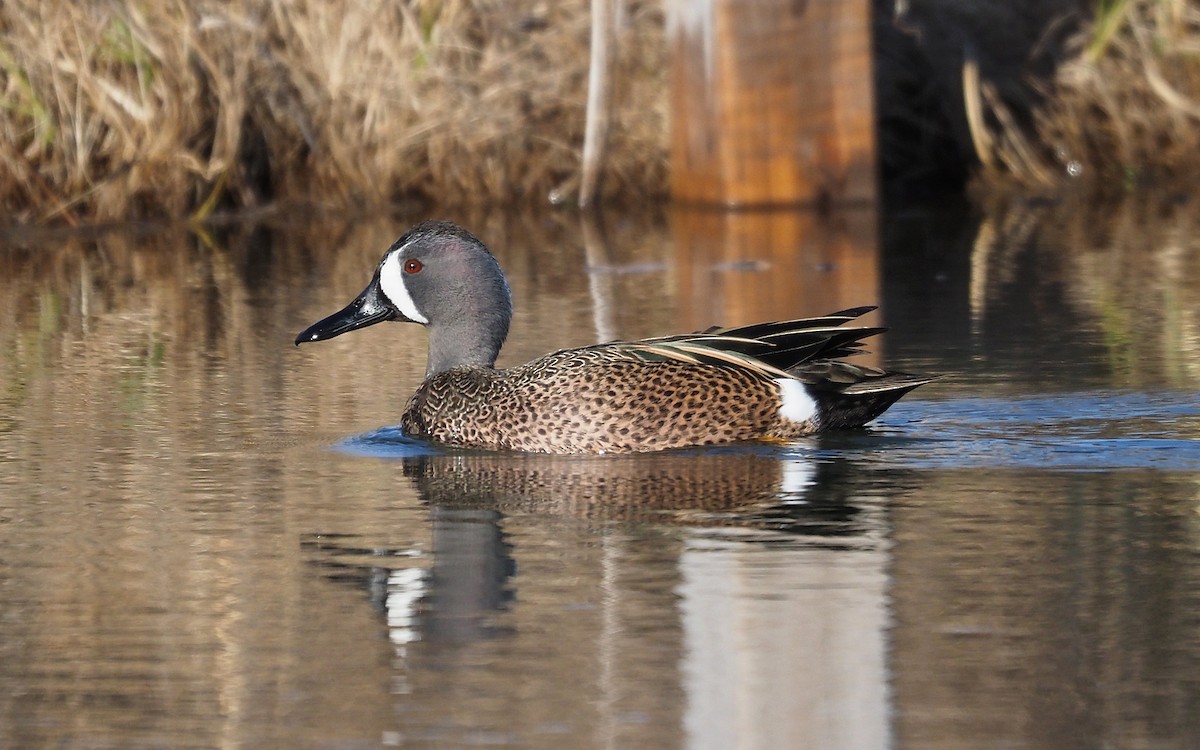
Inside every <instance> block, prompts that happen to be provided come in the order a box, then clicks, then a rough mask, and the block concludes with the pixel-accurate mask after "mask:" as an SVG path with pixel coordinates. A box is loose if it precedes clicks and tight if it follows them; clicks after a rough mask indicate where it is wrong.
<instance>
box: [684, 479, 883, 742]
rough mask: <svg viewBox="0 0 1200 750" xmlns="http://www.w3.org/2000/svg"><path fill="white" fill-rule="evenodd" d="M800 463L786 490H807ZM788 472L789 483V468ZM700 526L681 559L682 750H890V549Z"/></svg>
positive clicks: (870, 542) (877, 543)
mask: <svg viewBox="0 0 1200 750" xmlns="http://www.w3.org/2000/svg"><path fill="white" fill-rule="evenodd" d="M800 466H801V464H799V463H797V464H795V465H793V466H788V465H785V467H784V484H785V485H786V484H787V483H788V482H789V481H794V482H800V481H804V482H806V483H810V482H811V476H810V475H806V474H805V473H804V472H803V471H799V470H798V469H799V468H800ZM790 470H791V471H795V473H794V475H793V476H792V478H791V480H789V479H788V478H787V477H788V472H789V471H790ZM874 536H875V535H873V534H871V535H868V536H867V537H860V538H859V540H860V541H863V542H865V548H855V549H845V548H840V549H816V548H805V547H800V546H797V547H790V548H788V547H767V546H764V545H761V544H756V543H754V542H743V541H738V540H734V539H729V538H727V537H716V538H714V537H713V535H712V534H711V532H705V531H703V530H696V532H695V534H694V536H693V537H692V538H690V539H688V540H687V541H686V543H685V549H684V551H683V554H682V555H681V556H680V573H681V576H680V577H681V583H680V586H679V590H678V592H679V595H680V609H681V620H682V623H683V629H684V657H683V664H682V665H681V672H682V674H683V681H684V688H685V690H686V692H687V708H686V712H685V716H684V728H685V730H686V732H687V736H688V747H689V748H701V749H703V748H714V750H716V749H718V748H719V749H721V750H724V749H725V748H733V747H736V748H782V747H797V748H801V747H830V748H847V749H850V750H853V749H856V748H864V749H866V748H870V749H871V750H876V749H877V748H886V747H888V746H889V745H890V743H891V736H890V733H889V721H890V718H889V717H890V708H889V705H890V699H889V696H888V686H887V672H886V659H887V650H886V630H887V617H888V610H887V605H886V600H885V595H886V586H887V577H886V565H887V550H886V546H885V544H884V543H883V542H882V541H881V540H880V539H878V538H872V537H874Z"/></svg>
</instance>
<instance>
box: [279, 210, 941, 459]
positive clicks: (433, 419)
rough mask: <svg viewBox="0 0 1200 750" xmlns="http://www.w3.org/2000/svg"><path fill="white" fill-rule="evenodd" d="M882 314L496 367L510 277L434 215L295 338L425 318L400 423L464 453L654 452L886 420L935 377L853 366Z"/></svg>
mask: <svg viewBox="0 0 1200 750" xmlns="http://www.w3.org/2000/svg"><path fill="white" fill-rule="evenodd" d="M874 309H875V308H874V307H871V306H865V307H856V308H852V309H848V310H841V311H838V312H833V313H830V314H828V315H823V316H820V317H815V318H802V319H798V320H788V321H774V322H766V323H756V324H752V325H746V326H738V327H724V328H723V327H712V328H709V329H707V330H704V331H699V332H695V333H684V334H675V335H668V336H662V337H658V338H649V339H642V340H636V341H610V342H606V343H600V344H594V345H589V346H581V347H576V348H569V349H561V350H558V351H555V352H551V353H549V354H546V355H543V356H541V357H538V358H536V359H534V360H532V361H530V362H527V363H525V364H522V365H517V366H514V367H508V368H497V367H496V359H497V357H498V356H499V354H500V349H501V347H502V346H503V344H504V341H505V339H506V338H507V336H508V331H509V325H510V323H511V321H512V315H513V302H512V292H511V290H510V288H509V285H508V282H507V280H506V279H505V276H504V272H503V271H502V270H501V267H500V264H499V262H498V261H497V260H496V258H495V256H494V255H493V254H492V253H491V251H490V250H489V249H488V248H487V246H486V245H484V243H483V242H482V241H481V240H480V239H479V238H478V237H476V236H475V235H473V234H472V233H471V232H469V231H468V230H467V229H465V228H463V227H461V226H459V225H457V224H455V223H452V222H446V221H425V222H422V223H419V224H417V225H415V226H413V227H412V228H411V229H409V230H408V231H407V232H405V233H404V234H403V235H401V236H400V238H399V239H397V240H396V241H395V242H394V243H392V245H391V246H390V247H389V248H388V249H387V251H386V252H385V253H384V254H383V257H382V259H381V260H380V261H379V264H378V265H377V266H376V268H375V273H374V274H373V276H372V277H371V280H370V283H368V284H367V286H366V288H365V289H364V290H363V291H362V293H361V294H359V295H358V296H357V297H355V298H354V300H353V301H351V302H350V304H348V305H346V306H345V307H344V308H343V309H341V310H339V311H338V312H335V313H333V314H332V315H329V316H328V317H325V318H323V319H321V320H319V321H317V322H316V323H313V324H312V325H311V326H309V327H308V328H306V329H304V330H303V331H302V332H301V333H300V334H299V335H298V336H297V337H296V340H295V343H296V345H297V346H298V345H300V344H305V343H311V342H316V341H323V340H327V339H331V338H334V337H335V336H340V335H342V334H343V333H348V332H350V331H354V330H358V329H360V328H365V327H367V326H371V325H375V324H376V323H381V322H384V321H398V322H404V323H416V324H418V325H421V326H424V327H425V328H426V329H427V331H428V360H427V366H426V370H425V377H424V380H423V381H422V382H421V384H420V385H419V386H417V389H416V391H415V392H414V393H413V395H412V396H411V398H409V400H408V403H407V405H406V406H405V408H404V411H403V413H402V415H401V418H400V427H401V429H402V430H403V431H404V433H405V435H406V436H408V437H411V438H415V439H419V440H425V441H428V442H430V443H433V444H437V445H440V446H444V447H448V448H456V449H457V448H465V449H481V450H492V451H520V452H529V453H550V454H602V453H620V454H625V453H644V452H650V451H663V450H670V449H679V448H694V447H698V446H712V445H727V444H737V443H780V442H789V441H793V440H795V439H798V438H801V437H804V436H808V435H813V434H816V433H820V432H824V431H828V430H838V429H847V428H857V427H861V426H863V425H865V424H866V423H868V422H870V421H871V420H873V419H875V418H876V417H878V416H879V415H880V414H882V413H883V412H884V411H886V410H887V409H888V408H889V407H890V406H891V405H892V404H894V403H895V402H896V401H897V400H898V399H899V398H901V397H902V396H904V395H905V394H906V393H908V392H909V391H911V390H913V389H914V388H917V387H918V386H921V385H924V384H926V383H928V382H930V381H932V380H934V379H935V378H933V377H927V376H922V375H912V374H908V373H902V372H894V371H887V370H883V369H879V368H875V367H868V366H864V365H855V364H851V363H849V362H845V361H842V360H843V358H845V357H849V356H852V355H855V354H859V353H861V352H862V351H863V350H864V349H863V343H862V340H863V339H865V338H867V337H870V336H874V335H876V334H879V333H882V332H883V331H885V330H887V329H885V328H880V327H867V326H846V325H845V324H847V323H850V322H851V321H854V320H855V319H857V318H859V317H860V316H862V315H864V314H866V313H868V312H870V311H872V310H874Z"/></svg>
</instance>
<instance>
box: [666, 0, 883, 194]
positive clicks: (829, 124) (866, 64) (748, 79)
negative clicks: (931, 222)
mask: <svg viewBox="0 0 1200 750" xmlns="http://www.w3.org/2000/svg"><path fill="white" fill-rule="evenodd" d="M870 10H871V9H870V2H869V0H668V3H667V13H668V33H669V43H670V45H671V52H672V62H671V67H672V69H671V84H670V85H671V113H672V123H671V192H672V195H673V197H674V198H675V200H676V201H678V202H682V203H689V204H707V205H717V206H727V207H747V208H749V207H769V206H818V207H822V208H828V207H832V206H836V205H839V204H860V205H861V204H864V203H872V202H874V201H875V198H876V171H877V170H876V157H875V122H874V112H873V110H874V101H873V99H874V88H873V85H872V79H871V75H872V74H871V24H870Z"/></svg>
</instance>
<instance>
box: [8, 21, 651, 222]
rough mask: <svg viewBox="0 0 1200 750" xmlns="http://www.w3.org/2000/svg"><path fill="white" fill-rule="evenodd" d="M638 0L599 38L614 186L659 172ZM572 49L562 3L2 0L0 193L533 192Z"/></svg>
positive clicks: (368, 196)
mask: <svg viewBox="0 0 1200 750" xmlns="http://www.w3.org/2000/svg"><path fill="white" fill-rule="evenodd" d="M658 12H659V11H658V10H657V9H655V8H650V7H645V6H641V5H638V6H636V7H635V8H634V9H633V12H632V13H630V14H629V15H628V16H627V17H628V18H630V19H631V21H629V22H628V24H627V26H626V27H625V28H624V29H623V30H622V32H621V33H622V35H623V39H622V42H623V43H622V45H621V50H622V51H623V53H624V54H622V55H620V56H619V57H618V60H617V64H618V70H617V71H616V72H617V76H616V78H615V81H614V83H615V84H616V85H618V86H619V87H621V86H623V87H624V88H622V89H621V90H620V91H619V92H618V93H619V94H620V95H619V96H617V97H615V99H614V102H615V106H616V109H615V110H614V112H613V117H614V128H613V132H612V133H611V136H610V138H611V144H612V149H611V151H610V153H609V159H608V163H607V164H606V180H607V181H606V183H605V184H606V187H607V189H608V190H609V191H610V192H612V193H614V194H617V193H622V192H628V191H630V190H635V189H636V190H637V191H638V192H639V194H641V195H645V191H646V189H647V187H648V188H649V189H651V190H652V189H654V188H655V187H658V186H661V185H662V184H663V181H664V169H663V163H662V160H661V158H660V159H649V160H648V159H646V158H645V154H646V153H654V154H661V152H662V149H661V142H660V141H661V138H662V132H663V128H662V125H661V122H662V117H663V111H662V107H661V104H660V100H661V97H660V96H659V92H660V91H661V80H660V78H661V77H660V75H659V71H660V69H661V67H662V66H661V65H660V63H659V57H660V55H661V54H662V52H661V47H662V45H661V44H659V43H658V42H657V41H656V39H657V37H658V36H659V35H661V24H660V23H658V22H656V16H657V14H658ZM646 20H649V21H650V22H649V23H646V22H644V21H646ZM587 44H588V13H587V4H586V2H583V1H582V0H578V1H572V2H567V3H550V4H543V5H540V6H536V7H531V8H526V9H523V10H519V11H514V9H513V8H512V6H510V5H509V4H507V3H500V2H465V1H463V0H444V1H442V2H436V1H433V0H431V1H428V2H419V3H400V4H396V3H387V2H382V1H379V0H376V1H375V2H365V3H362V2H357V3H352V2H348V1H344V2H331V3H326V2H320V1H318V0H301V1H300V2H286V3H285V2H279V1H278V0H234V2H229V3H168V4H157V3H148V4H147V3H136V2H132V1H131V0H118V1H117V2H111V3H100V2H86V3H52V4H49V5H47V4H44V3H40V2H35V1H34V0H14V1H13V2H8V3H5V4H4V5H3V8H2V9H0V92H2V93H0V165H3V169H4V172H5V173H6V174H7V175H8V179H5V180H3V181H0V206H2V207H3V210H4V212H5V213H6V214H7V215H8V216H9V217H10V219H11V218H14V217H15V218H20V219H56V220H67V221H73V220H79V219H95V218H100V219H105V218H118V217H129V216H131V215H150V214H168V215H175V216H179V215H183V214H187V213H191V212H196V211H198V210H199V211H200V212H201V213H203V212H208V211H211V210H214V209H216V208H219V207H223V206H230V207H245V206H250V205H255V204H258V203H261V202H262V201H264V200H266V199H296V200H316V201H318V202H325V203H334V204H339V205H344V204H347V203H352V204H356V205H361V204H362V203H363V202H368V203H371V202H374V203H383V202H386V201H390V200H394V199H396V198H398V197H413V196H415V197H428V196H436V197H437V198H438V200H439V202H442V203H472V202H480V201H482V200H487V201H489V202H509V201H512V200H521V199H530V198H532V199H536V200H544V199H545V198H546V196H547V195H548V194H549V193H550V192H551V191H553V190H555V189H559V188H562V187H563V186H564V184H566V185H568V186H569V185H570V184H572V183H573V181H574V179H575V176H576V172H577V171H578V168H579V164H578V162H579V156H578V150H579V144H580V143H581V142H582V134H583V115H584V92H585V88H586V86H585V84H584V81H585V76H586V60H587V54H586V51H587ZM634 70H636V71H637V72H638V73H639V75H637V76H632V75H629V73H630V72H631V71H634ZM623 73H624V75H622V74H623ZM656 84H657V85H656ZM622 154H625V156H624V157H623V156H622ZM568 189H569V187H568Z"/></svg>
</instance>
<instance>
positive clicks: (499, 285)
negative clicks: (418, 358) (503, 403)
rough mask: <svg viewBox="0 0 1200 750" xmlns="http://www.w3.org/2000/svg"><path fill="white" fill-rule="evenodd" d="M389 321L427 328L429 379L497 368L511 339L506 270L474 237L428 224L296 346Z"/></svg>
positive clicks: (409, 233)
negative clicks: (453, 371) (464, 369)
mask: <svg viewBox="0 0 1200 750" xmlns="http://www.w3.org/2000/svg"><path fill="white" fill-rule="evenodd" d="M384 320H397V321H401V322H408V323H420V324H421V325H424V326H425V327H427V328H428V329H429V365H428V367H427V368H426V370H425V376H426V377H429V376H431V375H436V374H437V373H439V372H442V371H444V370H448V369H450V368H451V367H458V366H460V365H482V366H484V367H491V366H493V365H494V364H495V363H496V355H498V354H499V353H500V347H501V345H503V344H504V338H505V337H506V336H507V335H508V325H509V322H510V321H511V320H512V294H511V292H510V291H509V289H508V282H507V281H505V280H504V273H503V272H502V271H501V270H500V264H499V263H497V262H496V259H495V258H494V257H492V254H491V253H490V252H488V249H487V248H486V247H484V244H483V243H482V242H480V241H479V239H478V238H477V237H475V235H473V234H471V233H470V232H468V231H467V230H465V229H463V228H462V227H460V226H458V225H456V224H451V223H450V222H445V221H427V222H423V223H421V224H418V225H416V226H415V227H413V228H412V229H410V230H408V231H407V232H405V233H404V235H403V236H402V237H401V238H400V239H398V240H396V241H395V242H394V243H392V246H391V247H389V248H388V250H387V252H386V253H384V255H383V259H382V260H380V261H379V265H378V266H377V267H376V268H375V275H374V276H373V277H371V283H370V284H368V285H367V288H366V289H364V290H363V292H362V294H360V295H358V297H356V298H355V299H354V301H353V302H351V303H350V304H349V305H347V306H346V307H345V308H344V309H342V310H340V311H338V312H336V313H334V314H333V315H330V316H329V317H327V318H325V319H324V320H321V321H319V322H317V323H314V324H313V325H311V326H309V327H308V328H306V329H305V330H304V331H303V332H302V333H301V334H300V335H299V336H297V337H296V344H297V345H299V344H302V343H306V342H309V341H322V340H324V339H331V338H333V337H334V336H340V335H341V334H343V333H346V332H347V331H353V330H355V329H356V328H364V327H366V326H369V325H373V324H375V323H378V322H380V321H384Z"/></svg>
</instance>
